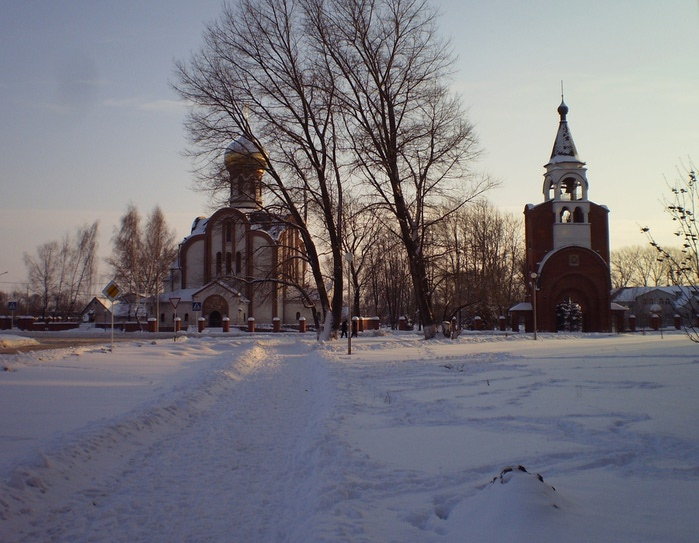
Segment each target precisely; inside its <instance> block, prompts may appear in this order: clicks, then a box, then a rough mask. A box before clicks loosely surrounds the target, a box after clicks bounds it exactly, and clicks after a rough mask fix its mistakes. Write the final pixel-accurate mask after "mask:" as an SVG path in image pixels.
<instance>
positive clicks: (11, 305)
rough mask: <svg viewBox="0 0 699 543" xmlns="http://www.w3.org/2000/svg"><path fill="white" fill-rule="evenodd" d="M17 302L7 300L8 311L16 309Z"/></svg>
mask: <svg viewBox="0 0 699 543" xmlns="http://www.w3.org/2000/svg"><path fill="white" fill-rule="evenodd" d="M18 307H19V304H18V303H17V302H7V309H9V310H10V311H17V308H18Z"/></svg>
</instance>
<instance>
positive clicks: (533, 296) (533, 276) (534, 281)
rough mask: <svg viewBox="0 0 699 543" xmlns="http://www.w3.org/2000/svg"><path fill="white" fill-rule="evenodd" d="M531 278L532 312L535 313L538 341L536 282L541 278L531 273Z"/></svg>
mask: <svg viewBox="0 0 699 543" xmlns="http://www.w3.org/2000/svg"><path fill="white" fill-rule="evenodd" d="M529 277H531V278H532V311H533V313H534V339H536V328H537V323H536V280H537V278H538V277H539V276H538V274H537V273H536V272H531V273H530V274H529Z"/></svg>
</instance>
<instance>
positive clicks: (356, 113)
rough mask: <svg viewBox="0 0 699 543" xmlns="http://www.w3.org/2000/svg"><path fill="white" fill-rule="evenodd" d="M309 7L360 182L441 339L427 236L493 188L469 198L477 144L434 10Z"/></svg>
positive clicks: (403, 4) (358, 3)
mask: <svg viewBox="0 0 699 543" xmlns="http://www.w3.org/2000/svg"><path fill="white" fill-rule="evenodd" d="M304 4H305V5H306V6H307V8H306V9H307V16H308V18H309V33H311V34H312V36H313V38H314V39H315V40H316V42H317V47H319V48H320V49H321V50H322V53H323V55H324V57H325V58H326V59H327V62H328V65H329V66H330V69H331V70H332V71H333V74H334V75H333V80H334V81H335V85H336V87H337V91H336V92H337V93H338V95H339V97H340V98H341V106H342V112H343V119H344V122H345V123H346V126H347V134H348V138H347V141H348V145H349V146H350V148H351V150H352V152H353V160H354V164H355V166H356V168H357V170H356V171H357V175H359V176H361V178H362V179H363V180H364V181H366V182H367V183H368V186H369V187H371V190H372V193H373V195H374V196H375V198H376V200H377V201H378V202H380V203H381V204H382V205H384V206H385V208H386V209H387V210H389V211H390V212H391V213H392V214H393V216H394V217H395V220H396V221H397V223H398V225H397V231H398V232H399V234H400V239H401V240H402V243H403V245H404V247H405V251H406V253H407V258H408V263H409V266H408V269H409V273H410V276H411V278H412V282H413V289H414V291H415V297H416V302H417V305H418V309H419V312H420V318H421V320H422V322H423V325H424V334H425V337H426V338H431V337H434V335H435V333H436V322H435V318H434V312H433V307H432V300H431V295H430V292H431V291H430V285H429V279H428V270H427V261H426V257H425V239H426V236H425V232H426V230H427V229H428V228H429V226H430V225H431V224H433V223H434V221H437V220H439V219H440V218H441V215H440V214H439V213H438V212H437V209H438V208H439V207H440V206H442V205H443V204H444V202H445V199H447V197H449V198H450V199H451V201H452V206H451V207H452V208H458V207H460V206H462V205H463V204H464V203H465V202H466V201H468V200H469V199H470V198H472V197H473V196H474V195H475V194H478V193H480V192H481V191H483V190H485V189H486V188H488V187H489V183H488V182H487V181H483V182H481V183H476V185H475V186H474V187H472V188H471V190H470V191H467V193H466V194H465V193H464V191H463V190H462V189H463V187H464V185H465V181H464V179H465V178H466V177H467V176H468V166H469V164H470V163H471V161H472V160H473V159H474V158H475V156H476V138H475V135H474V132H473V128H472V126H471V125H470V124H469V123H468V122H467V121H466V117H465V113H464V110H463V107H462V105H461V102H460V99H459V98H458V97H456V96H455V95H454V94H453V93H452V92H451V91H450V89H449V86H448V81H447V78H448V76H449V70H450V69H451V65H452V63H453V59H454V55H453V53H452V51H451V50H450V49H449V46H448V44H447V43H445V42H443V41H442V40H441V39H440V38H439V34H438V28H437V25H436V16H437V13H436V10H435V9H434V8H433V7H432V6H431V5H430V4H429V3H428V2H427V1H425V0H330V1H328V0H305V2H304Z"/></svg>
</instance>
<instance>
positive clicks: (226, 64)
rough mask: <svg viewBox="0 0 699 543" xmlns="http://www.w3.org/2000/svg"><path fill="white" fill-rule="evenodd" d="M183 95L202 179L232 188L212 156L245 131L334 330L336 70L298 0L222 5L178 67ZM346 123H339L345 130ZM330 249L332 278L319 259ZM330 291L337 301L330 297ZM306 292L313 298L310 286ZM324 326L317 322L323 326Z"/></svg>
mask: <svg viewBox="0 0 699 543" xmlns="http://www.w3.org/2000/svg"><path fill="white" fill-rule="evenodd" d="M176 69H177V78H178V82H177V83H176V85H175V88H176V90H177V91H178V92H179V93H180V95H181V96H182V97H183V98H184V99H186V100H187V101H189V102H190V103H191V104H193V105H194V107H193V108H192V110H191V114H190V117H189V120H188V122H187V130H188V132H189V135H190V138H191V141H192V143H193V144H194V145H195V149H194V150H193V151H192V154H193V156H194V157H195V158H196V159H197V160H199V161H200V163H201V164H204V165H205V166H204V167H203V168H202V170H201V172H202V174H203V176H202V182H201V183H200V184H201V186H203V187H205V189H207V190H209V192H211V193H212V194H216V193H218V192H220V191H221V190H222V189H224V188H225V184H223V183H221V182H220V179H221V177H220V175H217V174H216V170H217V167H216V166H213V167H211V165H212V164H214V161H216V160H220V156H221V149H222V148H223V147H224V146H225V145H226V144H227V143H228V142H229V141H230V140H231V139H233V138H235V137H237V136H238V135H239V134H242V135H243V136H244V137H245V138H247V139H248V140H250V141H251V142H254V143H255V144H256V146H257V147H258V149H259V151H260V152H261V153H262V154H263V155H264V156H265V162H266V168H267V170H266V171H267V178H268V179H269V182H268V183H267V184H266V188H267V190H268V193H269V194H270V195H271V196H272V199H271V200H268V201H267V202H266V204H265V207H266V208H267V210H268V211H270V212H271V213H274V214H275V216H276V217H277V219H279V220H286V221H287V224H288V226H289V227H290V228H295V229H298V231H299V233H300V236H301V238H302V240H303V244H304V252H303V254H302V255H296V256H297V257H300V256H303V257H304V258H307V262H308V266H309V269H310V273H311V276H312V278H313V283H312V284H313V289H314V291H315V293H314V297H315V298H316V299H317V300H318V303H319V305H320V312H315V311H314V317H315V318H316V319H318V318H319V319H321V320H322V323H321V322H316V325H322V326H323V332H322V334H321V337H322V338H328V337H330V335H331V334H333V333H334V334H335V335H336V332H337V328H338V325H339V320H340V315H341V311H342V292H343V289H342V285H343V273H342V270H343V253H342V247H343V244H342V238H343V231H342V228H343V225H342V214H341V209H342V195H343V191H346V190H347V187H346V185H344V184H343V183H342V170H343V167H342V161H341V151H340V148H339V143H340V141H341V139H342V137H341V136H340V135H338V133H337V132H338V130H339V128H338V121H337V119H336V114H337V110H338V107H337V105H336V96H335V95H336V92H335V89H334V82H333V79H332V77H331V74H330V73H329V72H328V70H327V69H326V67H325V66H324V65H323V62H322V57H321V56H319V54H318V52H317V48H315V47H314V45H313V44H312V43H311V41H310V40H309V38H308V35H307V32H306V31H305V13H304V11H303V9H302V6H301V5H300V3H289V2H286V1H284V0H242V1H241V2H239V3H238V4H236V5H235V6H234V7H231V6H226V7H224V10H223V14H222V16H221V18H220V20H219V21H217V22H216V23H213V24H210V25H209V26H208V27H207V29H206V32H205V45H204V47H203V48H202V50H201V51H200V52H199V53H198V54H197V55H195V56H194V57H192V58H191V59H190V61H189V62H188V63H184V62H179V63H177V65H176ZM340 128H341V127H340ZM326 254H328V255H329V256H330V258H329V263H330V264H329V267H330V274H329V275H330V279H331V281H330V283H332V284H333V285H334V288H333V289H332V292H330V291H329V290H328V288H327V284H328V283H329V281H328V276H327V275H326V274H325V273H324V269H323V266H322V262H323V261H324V258H323V257H324V256H325V255H326ZM331 297H332V299H331ZM304 298H305V299H306V300H310V299H311V296H310V295H309V294H308V293H304ZM319 327H320V326H319Z"/></svg>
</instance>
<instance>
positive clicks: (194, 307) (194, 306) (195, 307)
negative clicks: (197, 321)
mask: <svg viewBox="0 0 699 543" xmlns="http://www.w3.org/2000/svg"><path fill="white" fill-rule="evenodd" d="M192 311H201V302H192Z"/></svg>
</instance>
